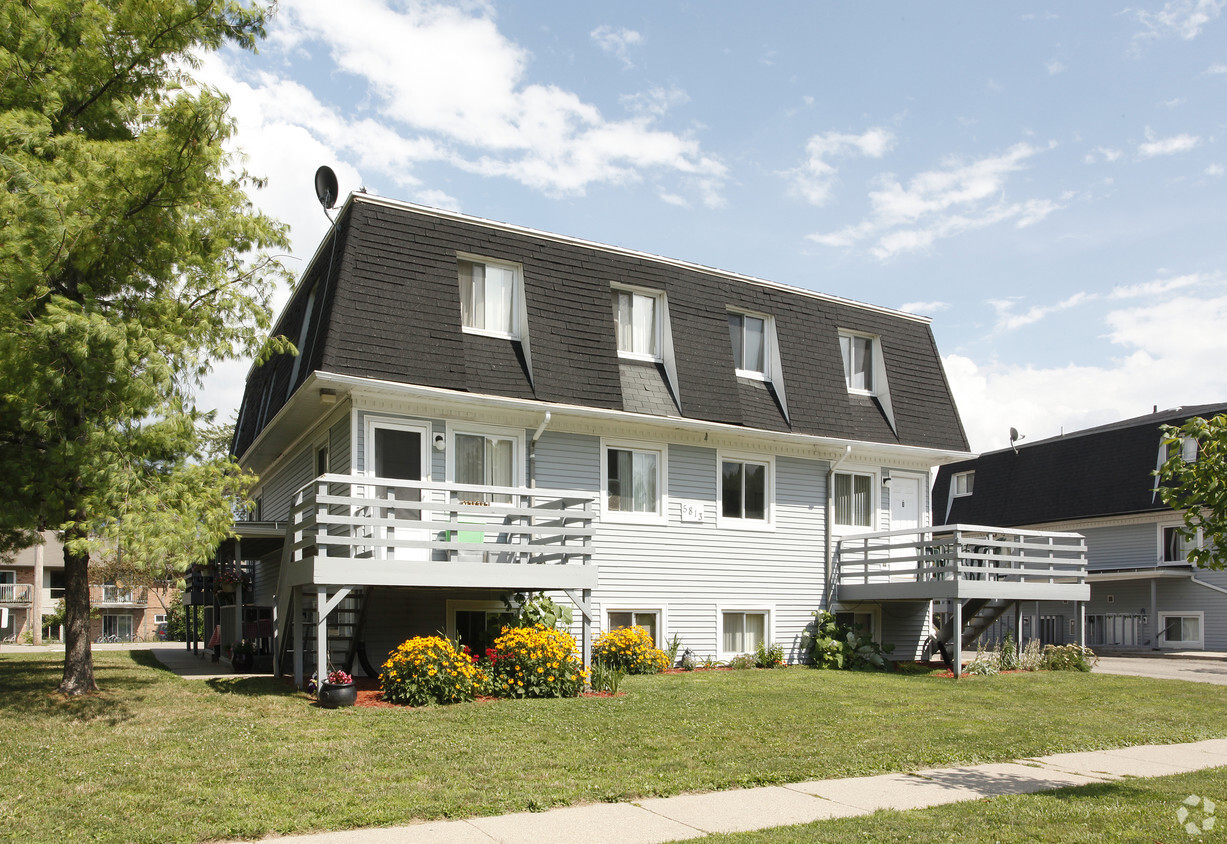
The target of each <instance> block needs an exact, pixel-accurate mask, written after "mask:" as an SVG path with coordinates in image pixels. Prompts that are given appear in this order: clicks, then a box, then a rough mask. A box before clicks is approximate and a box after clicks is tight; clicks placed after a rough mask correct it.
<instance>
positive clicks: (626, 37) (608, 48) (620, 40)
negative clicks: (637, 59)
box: [588, 26, 643, 70]
mask: <svg viewBox="0 0 1227 844" xmlns="http://www.w3.org/2000/svg"><path fill="white" fill-rule="evenodd" d="M588 36H589V37H590V38H591V39H592V40H593V41H595V42H596V45H597V46H598V47H600V48H601V49H602V50H604V51H605V52H607V53H611V54H612V55H614V56H617V57H618V59H620V60H621V62H622V65H623V66H624V67H626V68H627V69H628V70H629V69H630V68H632V67H634V66H635V64H634V62H632V61H631V59H630V55H629V54H628V53H629V50H630V48H631V47H638V46H639V45H640V44H642V43H643V36H642V35H640V34H639V33H638V32H636V31H635V30H633V29H624V28H621V27H619V28H617V29H615V28H614V27H612V26H598V27H597V28H596V29H594V30H592V32H590V33H588Z"/></svg>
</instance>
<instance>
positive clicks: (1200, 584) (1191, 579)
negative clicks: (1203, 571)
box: [1189, 574, 1227, 595]
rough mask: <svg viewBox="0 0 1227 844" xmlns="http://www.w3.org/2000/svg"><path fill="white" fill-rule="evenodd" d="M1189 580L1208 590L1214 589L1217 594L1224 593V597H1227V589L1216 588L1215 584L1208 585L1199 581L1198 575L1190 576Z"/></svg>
mask: <svg viewBox="0 0 1227 844" xmlns="http://www.w3.org/2000/svg"><path fill="white" fill-rule="evenodd" d="M1189 580H1190V581H1192V582H1193V583H1196V584H1197V585H1198V586H1204V587H1206V588H1207V589H1213V590H1214V591H1215V592H1222V593H1223V594H1224V595H1227V589H1224V588H1223V587H1222V586H1215V585H1214V584H1213V583H1206V581H1204V580H1198V579H1197V575H1196V574H1190V575H1189Z"/></svg>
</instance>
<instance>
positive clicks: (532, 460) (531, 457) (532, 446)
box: [528, 410, 552, 489]
mask: <svg viewBox="0 0 1227 844" xmlns="http://www.w3.org/2000/svg"><path fill="white" fill-rule="evenodd" d="M551 415H552V414H551V413H550V411H548V410H547V411H546V412H545V416H544V417H542V419H541V424H540V425H538V426H537V430H535V431H533V436H532V439H531V440H529V443H528V487H529V489H536V488H537V440H539V439H541V435H542V434H544V433H545V428H546V426H547V425H549V424H550V416H551Z"/></svg>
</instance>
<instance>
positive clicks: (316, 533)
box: [290, 474, 595, 564]
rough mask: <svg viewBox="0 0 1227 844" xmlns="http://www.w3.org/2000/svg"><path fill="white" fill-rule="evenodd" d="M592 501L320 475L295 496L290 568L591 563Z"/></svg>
mask: <svg viewBox="0 0 1227 844" xmlns="http://www.w3.org/2000/svg"><path fill="white" fill-rule="evenodd" d="M593 502H594V498H593V496H592V494H591V493H585V492H578V491H571V490H557V489H532V488H527V487H496V486H480V485H473V484H456V483H437V482H432V481H406V480H397V479H391V478H371V477H365V476H360V475H357V476H355V475H331V474H330V475H321V476H320V477H318V478H316V479H315V480H313V481H311V482H309V483H307V484H305V485H304V486H303V487H302V488H300V489H299V490H298V492H297V493H296V494H295V497H294V507H293V511H292V513H291V517H290V518H291V531H292V539H293V542H292V545H291V549H290V551H291V555H292V557H291V559H292V560H293V561H300V560H304V559H306V558H309V557H327V558H328V559H329V561H330V562H335V561H336V558H349V559H353V560H401V559H403V560H410V561H418V562H426V561H447V560H455V561H466V562H488V563H499V564H523V563H571V562H579V563H581V564H587V563H589V562H590V561H591V557H592V536H593V534H594V533H595V528H594V526H593V520H594V518H595V517H594V511H593V506H592V505H593Z"/></svg>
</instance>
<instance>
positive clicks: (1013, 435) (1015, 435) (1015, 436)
mask: <svg viewBox="0 0 1227 844" xmlns="http://www.w3.org/2000/svg"><path fill="white" fill-rule="evenodd" d="M316 183H317V184H318V181H317V182H316ZM1010 442H1012V443H1016V442H1018V429H1017V428H1013V427H1011V428H1010Z"/></svg>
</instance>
